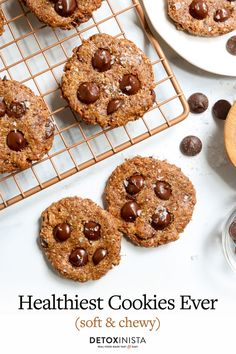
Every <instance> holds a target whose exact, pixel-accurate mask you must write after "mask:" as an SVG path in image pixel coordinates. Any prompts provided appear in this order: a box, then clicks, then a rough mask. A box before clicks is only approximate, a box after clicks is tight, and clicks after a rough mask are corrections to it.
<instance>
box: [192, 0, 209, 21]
mask: <svg viewBox="0 0 236 354" xmlns="http://www.w3.org/2000/svg"><path fill="white" fill-rule="evenodd" d="M189 13H190V15H191V16H192V17H193V18H195V19H197V20H203V19H204V18H206V17H207V15H208V6H207V3H206V2H205V1H203V0H193V1H192V2H191V4H190V5H189Z"/></svg>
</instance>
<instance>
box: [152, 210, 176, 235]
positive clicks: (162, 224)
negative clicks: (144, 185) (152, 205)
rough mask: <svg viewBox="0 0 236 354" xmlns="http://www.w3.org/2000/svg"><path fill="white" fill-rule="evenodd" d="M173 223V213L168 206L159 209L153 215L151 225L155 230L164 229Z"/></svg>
mask: <svg viewBox="0 0 236 354" xmlns="http://www.w3.org/2000/svg"><path fill="white" fill-rule="evenodd" d="M170 223H171V214H170V213H169V211H168V210H167V209H166V208H160V209H158V210H157V211H156V212H155V214H153V216H152V222H151V225H152V227H153V228H154V229H155V230H163V229H165V228H166V227H167V226H169V225H170Z"/></svg>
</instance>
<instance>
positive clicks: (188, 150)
mask: <svg viewBox="0 0 236 354" xmlns="http://www.w3.org/2000/svg"><path fill="white" fill-rule="evenodd" d="M180 150H181V152H182V153H183V154H184V155H186V156H195V155H197V154H199V153H200V152H201V150H202V142H201V140H200V139H199V138H198V137H197V136H194V135H189V136H186V137H185V138H184V139H183V140H182V141H181V143H180Z"/></svg>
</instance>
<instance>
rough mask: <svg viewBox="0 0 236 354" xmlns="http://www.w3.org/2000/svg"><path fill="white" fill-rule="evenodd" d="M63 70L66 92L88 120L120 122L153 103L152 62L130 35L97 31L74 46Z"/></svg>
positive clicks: (64, 93)
mask: <svg viewBox="0 0 236 354" xmlns="http://www.w3.org/2000/svg"><path fill="white" fill-rule="evenodd" d="M64 70H65V74H64V76H63V78H62V93H63V96H64V97H65V98H66V99H67V100H68V102H69V105H70V106H71V107H72V108H73V109H74V110H75V111H76V112H78V113H79V114H80V116H81V118H82V119H83V120H84V121H85V122H86V123H88V124H99V125H100V126H102V127H107V126H111V127H116V126H121V125H124V124H126V123H127V122H128V121H132V120H135V119H137V118H139V117H142V116H143V115H144V113H145V112H146V111H147V110H148V109H149V108H150V107H151V106H152V105H153V103H154V100H155V93H154V91H153V89H154V87H155V85H154V75H153V70H152V65H151V62H150V60H149V59H148V58H147V57H146V56H145V54H144V53H143V52H142V51H141V50H140V49H139V48H137V46H136V45H135V44H134V43H133V42H131V41H129V40H127V39H120V38H114V37H112V36H110V35H108V34H97V35H94V36H92V37H91V38H89V39H88V40H85V41H84V42H83V44H82V45H81V46H80V47H78V48H75V49H74V55H73V56H72V58H70V59H69V61H68V62H67V64H66V66H65V69H64Z"/></svg>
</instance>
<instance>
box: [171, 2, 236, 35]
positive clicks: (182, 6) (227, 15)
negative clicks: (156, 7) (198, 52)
mask: <svg viewBox="0 0 236 354" xmlns="http://www.w3.org/2000/svg"><path fill="white" fill-rule="evenodd" d="M168 14H169V16H170V18H171V19H172V20H173V21H174V22H175V25H176V27H177V29H180V30H185V31H187V32H189V33H192V34H195V35H197V36H206V37H211V36H218V35H222V34H225V33H228V32H231V31H233V30H234V29H236V2H235V1H229V0H168Z"/></svg>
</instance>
